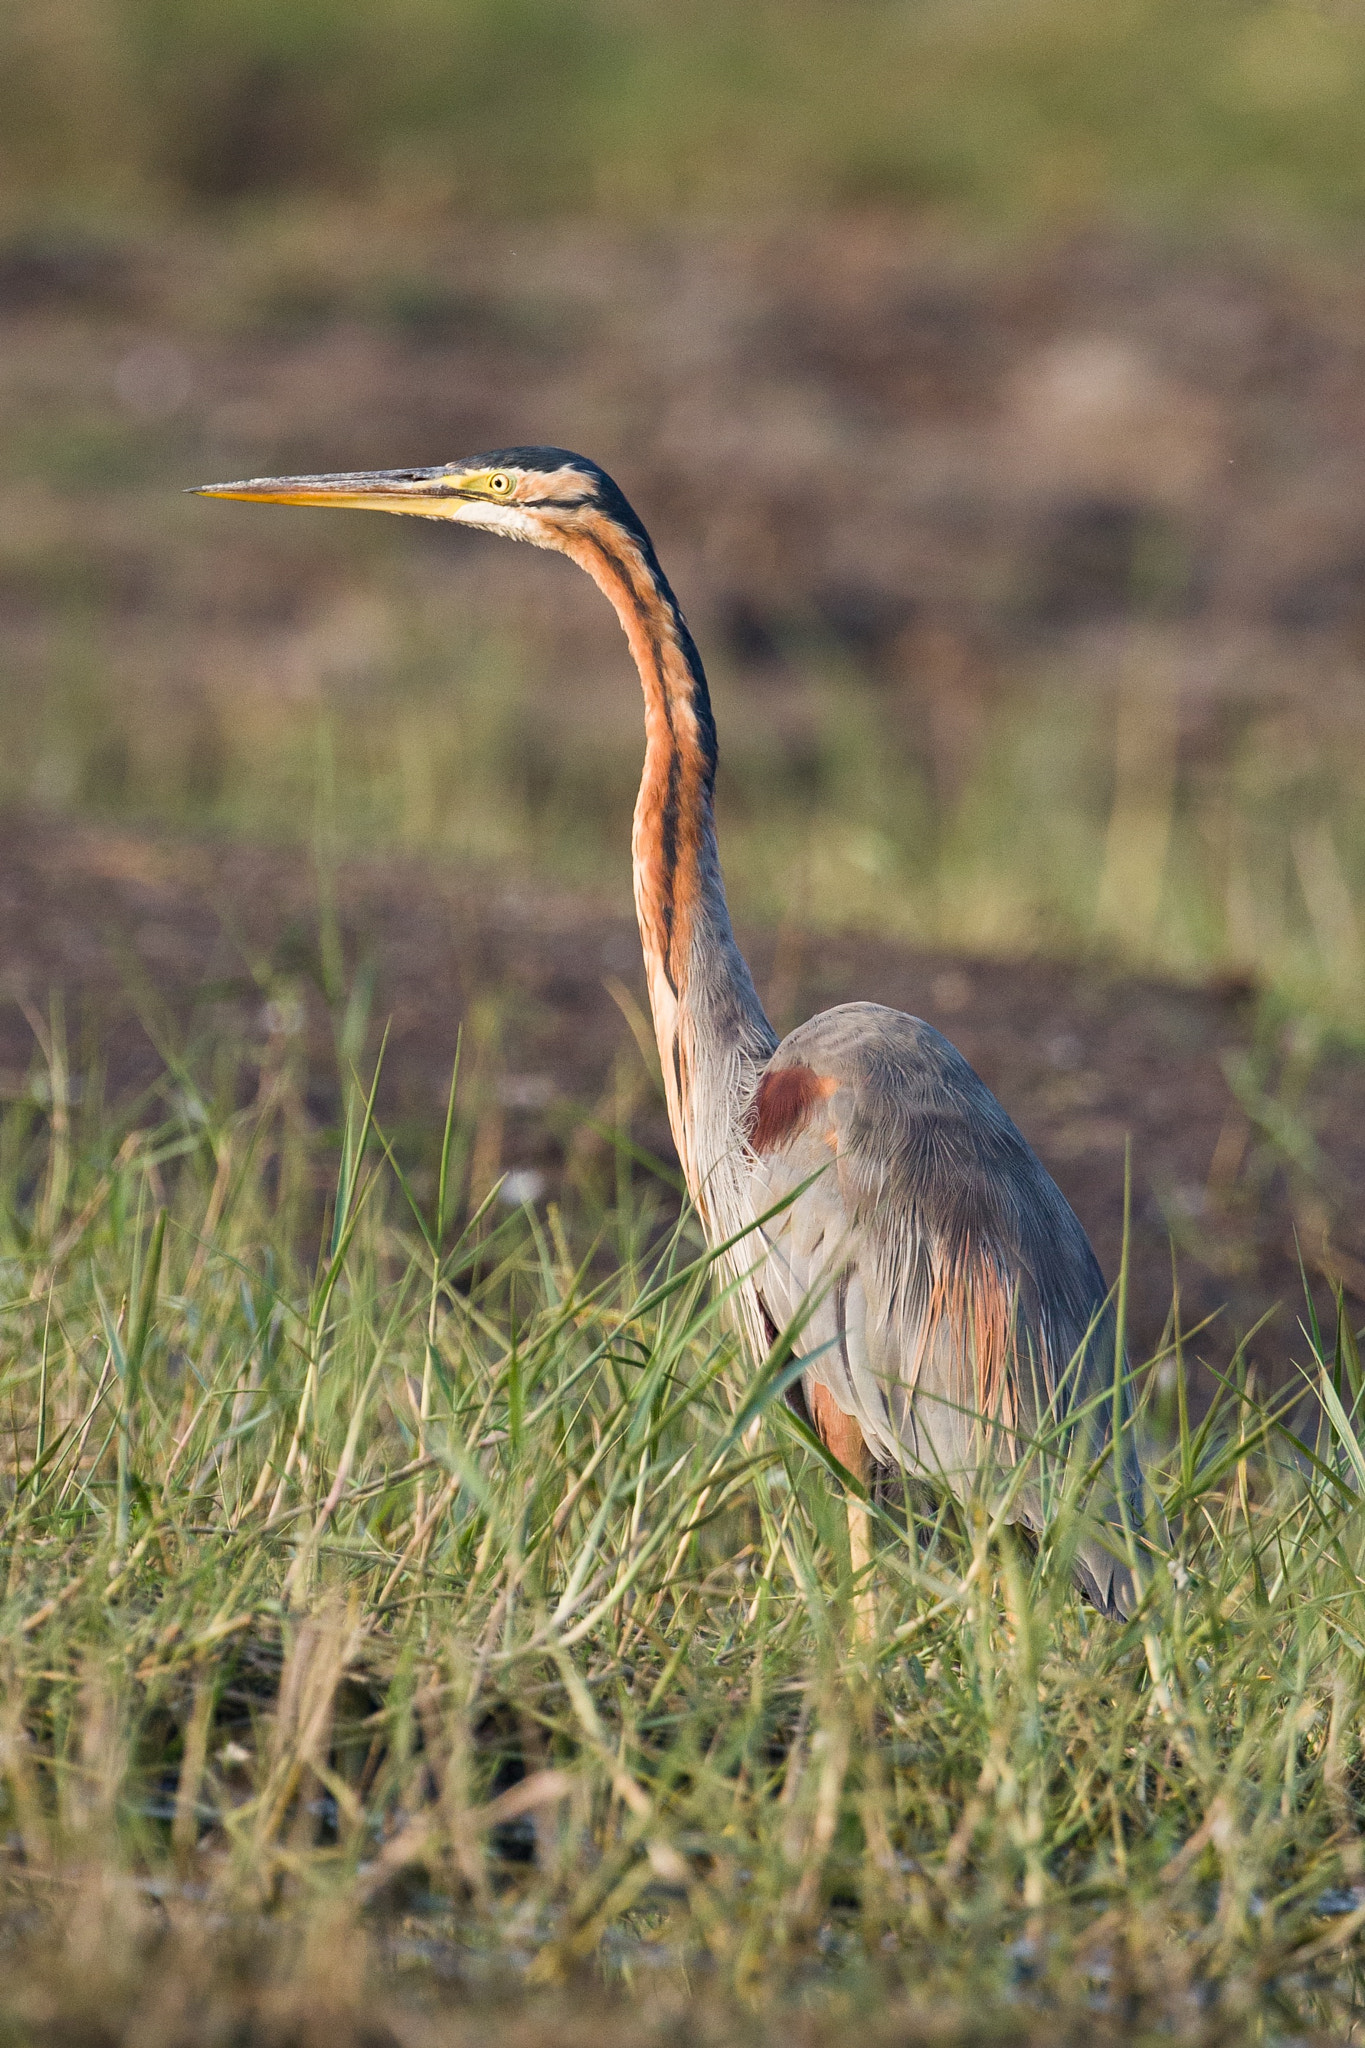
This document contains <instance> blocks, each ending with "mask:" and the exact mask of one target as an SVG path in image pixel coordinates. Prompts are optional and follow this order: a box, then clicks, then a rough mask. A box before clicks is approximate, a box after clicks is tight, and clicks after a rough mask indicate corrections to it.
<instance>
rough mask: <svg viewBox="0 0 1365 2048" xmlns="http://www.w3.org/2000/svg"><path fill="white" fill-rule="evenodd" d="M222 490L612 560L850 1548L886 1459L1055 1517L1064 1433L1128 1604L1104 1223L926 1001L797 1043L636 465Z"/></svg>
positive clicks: (704, 1036)
mask: <svg viewBox="0 0 1365 2048" xmlns="http://www.w3.org/2000/svg"><path fill="white" fill-rule="evenodd" d="M202 494H203V495H204V496H207V497H219V498H247V499H253V500H256V501H258V502H264V503H274V504H284V505H331V506H348V507H356V508H362V509H369V510H371V511H377V512H407V513H414V514H416V515H417V516H418V517H419V518H423V519H444V520H448V521H450V522H451V523H452V524H454V525H458V526H474V527H480V528H482V529H484V530H485V531H486V532H489V533H497V534H502V535H504V536H505V537H507V538H508V539H511V540H523V541H530V542H531V543H532V545H533V546H536V547H542V548H553V549H556V550H557V551H558V552H559V553H560V554H565V555H568V556H569V558H570V559H571V560H572V561H574V562H577V563H578V565H579V567H580V568H582V569H585V570H586V571H587V573H588V574H589V576H591V577H592V579H593V581H594V582H595V583H596V584H597V585H598V586H599V588H600V589H601V590H602V591H603V592H604V593H605V595H606V596H607V597H608V598H609V599H610V601H611V603H612V604H613V605H614V606H615V609H616V613H617V616H618V618H619V619H620V621H621V624H622V626H623V627H624V629H625V634H626V639H627V640H628V642H629V644H630V650H631V653H632V654H633V655H634V657H635V664H636V667H637V668H638V670H639V672H640V681H641V684H642V685H643V688H644V698H645V764H644V774H643V778H642V780H641V783H640V793H639V798H638V800H637V802H636V806H635V822H634V831H633V835H632V840H631V850H632V854H633V858H634V875H635V903H636V909H637V912H638V916H639V924H640V938H641V942H642V944H643V947H644V958H645V969H646V974H647V977H648V984H649V999H650V1004H651V1008H652V1011H653V1017H654V1029H655V1033H656V1035H657V1038H658V1043H659V1057H660V1061H661V1064H662V1069H663V1082H664V1090H665V1093H666V1096H667V1101H668V1115H669V1121H670V1124H671V1125H672V1130H673V1137H674V1140H675V1142H676V1144H677V1148H678V1155H679V1158H680V1159H681V1161H682V1165H683V1171H684V1174H685V1176H686V1180H687V1186H688V1189H689V1191H690V1193H691V1196H692V1200H693V1202H694V1203H695V1205H696V1208H697V1211H698V1213H699V1215H700V1217H701V1219H702V1222H703V1224H704V1227H705V1229H706V1232H707V1235H708V1237H709V1239H710V1241H711V1243H712V1244H713V1245H715V1246H717V1247H727V1246H728V1247H729V1248H730V1249H729V1250H728V1252H727V1253H726V1257H727V1258H728V1261H729V1270H730V1273H731V1275H732V1277H733V1280H734V1283H735V1295H736V1298H737V1300H738V1304H739V1311H740V1317H741V1321H742V1323H743V1325H744V1329H745V1333H746V1336H747V1339H748V1342H749V1345H750V1348H751V1349H752V1350H753V1352H754V1354H755V1356H756V1358H758V1359H760V1360H761V1359H764V1358H766V1357H767V1356H768V1355H769V1353H770V1351H771V1349H772V1347H773V1346H774V1345H775V1344H776V1343H777V1341H778V1339H779V1337H780V1336H781V1335H782V1333H784V1332H785V1333H788V1335H789V1340H790V1333H791V1332H796V1333H797V1335H796V1338H795V1348H796V1352H797V1356H798V1360H804V1366H803V1369H802V1370H801V1373H800V1377H799V1378H797V1379H795V1380H794V1381H793V1382H792V1384H791V1386H790V1388H789V1390H788V1398H789V1399H790V1400H791V1402H792V1405H793V1406H794V1407H795V1408H796V1409H797V1412H798V1413H799V1414H802V1415H803V1416H804V1419H805V1420H806V1421H807V1422H808V1423H809V1424H810V1425H812V1426H813V1427H814V1429H815V1430H816V1431H817V1432H818V1434H819V1436H820V1437H821V1439H822V1440H823V1442H824V1444H825V1446H826V1448H827V1450H828V1451H829V1452H830V1453H831V1455H832V1456H833V1458H834V1459H835V1460H836V1461H837V1463H838V1464H839V1465H840V1466H841V1467H842V1468H843V1471H844V1473H845V1474H846V1475H847V1476H848V1477H851V1479H852V1480H854V1481H855V1482H857V1484H856V1486H855V1488H854V1489H853V1497H852V1500H851V1504H850V1536H851V1540H852V1554H853V1562H854V1566H855V1568H856V1569H859V1570H861V1568H862V1567H863V1566H865V1565H866V1563H867V1561H868V1536H869V1532H868V1523H867V1516H866V1510H865V1509H863V1508H861V1506H860V1505H858V1503H859V1502H860V1501H861V1499H862V1497H863V1495H864V1493H865V1491H866V1488H867V1485H868V1483H869V1481H870V1479H871V1476H872V1474H873V1471H874V1469H876V1470H878V1471H881V1472H888V1471H889V1472H892V1473H895V1472H899V1473H900V1475H901V1476H902V1477H903V1478H904V1479H906V1480H908V1481H909V1482H910V1483H911V1486H912V1490H913V1489H925V1488H927V1489H928V1490H930V1491H933V1492H938V1493H940V1494H941V1493H942V1492H943V1491H944V1489H947V1490H949V1491H950V1492H952V1493H953V1494H954V1495H956V1496H958V1497H965V1496H967V1495H968V1494H970V1493H971V1491H972V1489H973V1487H974V1486H976V1485H977V1483H978V1481H979V1480H980V1478H981V1476H982V1473H983V1470H984V1468H985V1467H987V1466H988V1465H990V1466H993V1467H995V1468H998V1469H999V1471H1000V1473H1001V1474H1002V1475H1003V1476H1004V1477H1005V1479H1006V1490H1005V1512H1006V1518H1008V1519H1011V1520H1013V1521H1014V1522H1016V1523H1017V1524H1018V1525H1019V1526H1020V1527H1021V1528H1022V1529H1023V1530H1024V1531H1026V1532H1029V1531H1037V1530H1038V1529H1039V1528H1040V1526H1041V1525H1042V1523H1043V1522H1044V1520H1045V1519H1046V1504H1045V1502H1044V1499H1043V1493H1044V1491H1045V1489H1043V1488H1041V1487H1040V1485H1039V1483H1038V1482H1037V1481H1036V1479H1034V1478H1030V1479H1029V1480H1028V1483H1026V1484H1025V1483H1020V1480H1019V1475H1020V1473H1021V1472H1022V1471H1023V1470H1024V1468H1025V1467H1026V1465H1027V1464H1028V1458H1026V1456H1025V1449H1026V1447H1027V1449H1028V1453H1029V1457H1030V1458H1036V1456H1037V1447H1038V1443H1039V1441H1040V1440H1041V1438H1042V1437H1043V1436H1044V1435H1046V1434H1048V1432H1051V1436H1050V1438H1049V1440H1050V1441H1052V1442H1054V1443H1055V1442H1064V1443H1065V1444H1066V1445H1067V1452H1066V1459H1067V1461H1068V1462H1067V1469H1068V1470H1072V1471H1074V1470H1075V1469H1076V1466H1077V1463H1078V1462H1079V1464H1080V1466H1081V1467H1088V1468H1089V1476H1090V1477H1092V1478H1093V1477H1094V1475H1095V1474H1096V1473H1099V1474H1101V1475H1103V1476H1102V1479H1101V1486H1100V1488H1099V1493H1100V1497H1101V1501H1102V1504H1101V1506H1100V1507H1099V1508H1098V1510H1092V1511H1090V1512H1089V1515H1088V1518H1086V1519H1082V1520H1081V1521H1080V1522H1079V1523H1077V1524H1075V1525H1074V1526H1076V1527H1078V1528H1079V1530H1080V1533H1079V1535H1077V1536H1075V1537H1074V1538H1073V1545H1074V1547H1073V1550H1072V1571H1073V1575H1074V1577H1075V1579H1076V1582H1077V1584H1078V1585H1079V1587H1080V1589H1081V1591H1082V1592H1083V1593H1084V1594H1085V1595H1086V1596H1087V1598H1088V1599H1089V1600H1090V1601H1091V1602H1092V1603H1093V1604H1094V1605H1095V1606H1096V1607H1098V1608H1100V1609H1101V1610H1102V1611H1106V1612H1111V1613H1120V1614H1123V1613H1127V1612H1128V1611H1129V1609H1130V1607H1131V1605H1132V1602H1133V1598H1134V1592H1135V1582H1134V1576H1133V1571H1132V1565H1133V1562H1134V1560H1135V1557H1136V1551H1135V1547H1134V1546H1135V1541H1136V1539H1137V1538H1139V1537H1140V1534H1141V1528H1142V1520H1143V1516H1142V1504H1143V1494H1142V1475H1141V1471H1140V1468H1139V1465H1138V1461H1137V1457H1136V1453H1135V1452H1134V1450H1133V1448H1132V1444H1131V1430H1130V1428H1129V1422H1130V1415H1129V1401H1128V1393H1127V1388H1126V1385H1125V1380H1124V1371H1123V1359H1122V1350H1121V1345H1120V1342H1119V1339H1118V1336H1117V1334H1116V1329H1115V1318H1114V1313H1113V1309H1112V1305H1111V1302H1110V1299H1109V1296H1108V1294H1107V1291H1106V1288H1105V1283H1104V1277H1103V1275H1102V1273H1101V1271H1100V1268H1099V1265H1098V1262H1097V1261H1096V1258H1095V1255H1094V1252H1093V1251H1092V1250H1091V1247H1090V1244H1089V1242H1088V1240H1087V1238H1086V1235H1085V1232H1084V1231H1083V1230H1082V1228H1081V1226H1080V1224H1079V1222H1078V1221H1077V1219H1076V1217H1075V1216H1074V1214H1073V1213H1072V1211H1071V1209H1070V1207H1069V1206H1068V1204H1067V1202H1066V1200H1065V1198H1064V1197H1063V1195H1062V1193H1061V1191H1060V1190H1059V1189H1058V1188H1057V1186H1056V1185H1055V1183H1054V1182H1053V1181H1052V1180H1051V1178H1050V1177H1049V1175H1048V1174H1047V1173H1046V1172H1045V1170H1044V1168H1043V1166H1042V1163H1041V1161H1040V1160H1039V1159H1038V1157H1037V1155H1036V1154H1035V1153H1034V1152H1033V1150H1032V1149H1031V1147H1030V1146H1029V1145H1028V1143H1027V1142H1026V1140H1025V1139H1024V1137H1023V1136H1022V1134H1021V1133H1020V1132H1019V1131H1018V1130H1017V1129H1016V1127H1015V1125H1014V1124H1013V1123H1012V1122H1011V1121H1010V1119H1009V1117H1008V1116H1007V1115H1006V1114H1005V1111H1004V1110H1003V1109H1002V1108H1001V1106H1000V1104H999V1103H998V1102H997V1101H996V1099H995V1097H994V1096H993V1095H992V1094H991V1092H990V1090H989V1089H988V1088H987V1087H986V1086H985V1084H984V1082H982V1081H981V1080H980V1079H979V1078H978V1076H977V1075H976V1074H975V1073H974V1072H973V1071H972V1069H971V1067H969V1066H968V1064H967V1062H966V1060H965V1059H963V1057H962V1055H961V1054H960V1053H959V1052H957V1050H956V1049H955V1048H954V1047H953V1046H952V1045H951V1044H949V1042H948V1040H947V1039H946V1038H944V1037H942V1036H941V1035H940V1033H939V1032H937V1031H935V1030H934V1029H932V1027H931V1026H930V1025H928V1024H925V1023H922V1022H921V1021H920V1020H919V1019H918V1018H915V1017H907V1016H903V1015H901V1013H900V1012H899V1011H895V1010H890V1009H885V1008H883V1007H881V1006H880V1005H878V1004H875V1003H845V1004H841V1005H840V1006H839V1007H838V1008H836V1009H833V1010H827V1011H826V1012H824V1014H823V1015H821V1016H818V1017H813V1018H812V1019H811V1020H810V1021H809V1023H806V1024H802V1025H800V1026H798V1028H797V1029H796V1030H795V1031H793V1032H791V1033H790V1035H789V1036H788V1037H786V1038H784V1039H783V1040H782V1042H781V1043H780V1044H779V1043H778V1040H777V1035H776V1033H775V1032H774V1030H773V1028H772V1026H771V1024H770V1023H769V1022H768V1019H767V1017H766V1016H765V1014H764V1011H763V1005H762V1003H761V1002H760V1001H759V998H758V993H757V991H756V989H755V988H754V984H753V979H752V977H751V975H750V973H749V969H748V966H747V965H746V963H745V960H744V956H743V954H742V953H741V952H740V950H739V947H738V945H737V944H736V942H735V936H734V932H733V931H732V929H731V925H730V916H729V912H728V909H727V907H726V900H725V889H724V885H723V883H722V880H721V870H720V855H719V852H718V849H717V844H716V829H715V819H714V815H713V803H712V798H713V791H714V786H715V776H716V727H715V720H714V718H713V716H712V712H711V700H710V696H709V693H708V691H707V686H706V676H705V673H704V671H703V668H702V664H701V657H700V655H699V654H698V652H697V648H696V644H695V642H694V641H693V638H692V635H691V633H690V632H689V631H688V627H687V622H686V620H685V619H684V617H683V614H682V611H681V608H680V607H679V605H678V601H677V599H676V598H675V597H674V595H673V591H672V589H671V587H670V585H669V582H668V579H667V577H666V576H665V575H664V572H663V570H662V569H661V567H660V566H659V560H658V557H657V555H656V554H655V552H654V546H653V543H652V542H651V540H650V538H649V535H648V533H647V532H646V531H645V528H644V526H643V525H642V523H641V521H640V519H639V518H638V516H637V515H636V513H635V511H634V510H633V508H632V507H631V506H630V505H629V504H628V503H627V501H626V499H625V497H624V496H623V494H622V492H621V491H620V489H619V488H618V487H617V485H616V484H615V483H614V482H613V481H612V479H611V478H610V477H609V476H607V475H606V473H605V472H604V471H603V470H601V469H600V468H599V467H598V466H597V464H596V463H594V462H590V461H588V460H587V459H586V458H585V457H584V456H581V455H573V454H570V453H568V452H567V451H566V450H564V449H561V448H503V449H499V450H496V451H495V452H493V453H491V454H487V455H479V456H475V457H473V458H472V459H471V460H469V461H465V462H454V463H448V464H445V465H442V466H441V467H439V468H435V469H395V470H387V471H363V472H361V473H358V474H355V475H349V476H297V477H258V478H255V479H253V480H250V481H248V482H244V483H234V484H212V485H206V486H204V487H203V491H202ZM1116 1432H1117V1433H1116ZM1077 1446H1079V1449H1080V1456H1079V1460H1078V1459H1077V1455H1076V1453H1077ZM1011 1473H1013V1474H1014V1475H1015V1482H1014V1485H1013V1488H1012V1489H1011V1487H1010V1485H1009V1483H1008V1481H1009V1475H1010V1474H1011ZM1073 1497H1074V1496H1073Z"/></svg>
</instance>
